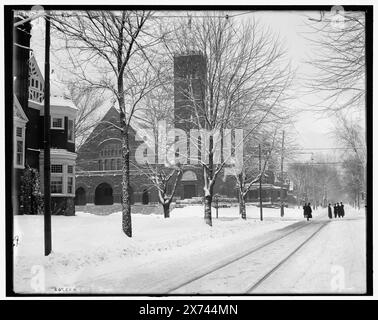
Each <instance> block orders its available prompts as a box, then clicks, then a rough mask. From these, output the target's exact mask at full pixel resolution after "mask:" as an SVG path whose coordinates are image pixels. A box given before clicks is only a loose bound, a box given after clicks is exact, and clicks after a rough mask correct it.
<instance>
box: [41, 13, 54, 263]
mask: <svg viewBox="0 0 378 320" xmlns="http://www.w3.org/2000/svg"><path fill="white" fill-rule="evenodd" d="M45 22H46V30H45V31H46V36H45V106H44V140H43V145H44V159H43V163H44V168H43V169H44V180H43V181H44V194H45V196H44V207H45V208H44V209H45V211H44V224H45V230H44V231H45V256H48V255H49V254H50V253H51V249H52V241H51V190H50V170H51V166H50V17H49V15H48V12H47V14H46V16H45Z"/></svg>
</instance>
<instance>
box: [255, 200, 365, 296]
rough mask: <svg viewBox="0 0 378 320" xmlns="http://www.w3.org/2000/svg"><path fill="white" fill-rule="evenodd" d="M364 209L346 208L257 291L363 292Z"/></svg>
mask: <svg viewBox="0 0 378 320" xmlns="http://www.w3.org/2000/svg"><path fill="white" fill-rule="evenodd" d="M365 230H366V220H365V211H364V210H361V211H358V210H354V209H352V208H347V210H346V217H345V218H344V219H332V221H331V223H329V224H328V225H327V226H326V227H325V228H324V229H323V230H322V231H321V232H320V233H319V234H317V235H316V237H314V238H313V239H312V241H310V242H309V243H308V244H307V245H306V246H304V247H303V248H302V249H301V250H300V251H299V252H298V253H297V254H296V255H295V256H293V257H292V258H291V259H290V260H288V261H287V262H286V263H285V264H284V265H283V266H282V267H281V268H280V269H279V270H277V271H276V272H275V273H274V274H272V276H271V277H270V278H269V279H267V280H266V281H265V282H264V283H263V285H261V286H260V287H258V288H257V290H256V292H257V293H269V292H272V291H274V292H277V293H286V292H292V293H306V292H307V293H308V292H312V293H318V294H324V293H333V294H335V293H349V294H356V293H358V294H361V293H365V292H366V233H365Z"/></svg>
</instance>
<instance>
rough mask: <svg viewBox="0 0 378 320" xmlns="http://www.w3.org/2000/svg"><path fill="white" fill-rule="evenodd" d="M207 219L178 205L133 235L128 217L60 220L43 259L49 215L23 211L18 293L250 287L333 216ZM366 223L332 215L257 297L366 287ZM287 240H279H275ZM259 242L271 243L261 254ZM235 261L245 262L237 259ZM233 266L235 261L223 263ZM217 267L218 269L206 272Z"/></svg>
mask: <svg viewBox="0 0 378 320" xmlns="http://www.w3.org/2000/svg"><path fill="white" fill-rule="evenodd" d="M202 215H203V208H202V207H200V206H190V207H186V208H180V209H178V208H177V209H174V210H173V211H172V212H171V218H169V219H164V217H163V216H162V215H141V214H134V215H133V228H134V235H133V238H131V239H130V238H127V237H126V236H124V234H123V233H122V230H121V214H120V213H115V214H111V215H108V216H96V215H92V214H89V213H84V212H78V213H77V216H75V217H64V216H53V254H52V255H50V256H49V257H44V256H43V217H42V216H16V217H15V236H18V237H19V240H18V246H16V247H15V279H14V280H15V290H16V292H38V291H43V292H50V293H72V292H76V293H78V292H79V293H89V292H91V293H96V292H98V293H106V292H107V293H139V294H147V293H152V294H154V293H155V294H159V293H160V294H161V293H184V294H190V293H197V292H198V293H207V294H211V293H245V292H246V291H247V290H248V289H249V287H250V286H251V284H253V281H255V280H256V279H259V278H260V277H261V276H263V275H264V273H266V272H268V271H269V270H270V269H271V268H272V267H273V266H274V265H275V264H276V263H277V261H279V260H280V259H282V258H283V257H284V256H285V255H287V254H288V253H290V252H291V251H292V250H294V249H295V248H296V247H297V246H298V245H299V244H300V242H301V241H302V242H303V240H305V239H306V238H307V237H308V235H309V233H311V230H315V229H317V228H319V227H320V226H321V225H322V224H324V223H325V222H326V221H328V218H326V216H325V209H319V210H316V211H314V220H313V221H310V222H307V221H305V220H304V219H303V214H302V210H301V209H297V208H296V209H286V210H285V217H284V218H281V217H280V216H279V209H268V208H264V221H260V220H259V209H258V208H257V207H254V206H248V207H247V217H248V218H247V221H243V220H242V219H240V217H239V214H238V211H237V208H236V207H233V208H223V209H220V210H219V219H215V218H214V220H213V227H211V228H210V227H209V226H207V225H206V224H205V223H204V221H203V216H202ZM364 223H365V219H364V214H363V211H360V212H358V211H355V210H353V209H351V208H348V209H347V214H346V217H345V218H344V220H337V221H334V219H333V220H332V221H331V222H330V223H328V224H327V225H326V226H324V228H322V230H321V231H319V233H318V234H317V235H315V236H314V237H313V238H312V239H311V240H309V241H308V243H306V244H305V245H304V246H303V247H302V248H301V249H300V250H299V251H298V252H297V253H296V254H294V255H293V257H291V258H290V259H289V260H288V261H286V262H285V263H284V264H283V265H282V266H281V267H280V268H279V269H278V270H276V271H275V272H274V273H273V274H272V275H271V276H270V277H269V278H267V279H266V281H264V283H261V285H259V286H258V287H257V288H256V289H255V290H254V291H253V292H252V293H259V292H269V293H276V292H298V291H300V292H312V291H316V292H332V290H334V291H335V290H341V291H342V290H349V291H348V292H350V291H353V292H363V291H364V285H365V262H364V261H365V240H364ZM297 229H298V230H297ZM280 238H282V239H281V240H279V241H277V244H279V245H276V244H272V245H270V246H269V245H268V246H266V244H267V243H269V242H275V241H276V240H277V239H280ZM275 243H276V242H275ZM265 246H266V247H265ZM259 247H264V248H263V249H261V250H256V248H259ZM269 248H270V249H269ZM251 252H252V253H251ZM249 253H251V254H249ZM243 256H245V257H243ZM241 257H243V258H241ZM240 258H241V259H240ZM234 260H235V263H238V267H237V268H235V265H234V264H228V262H230V261H234ZM225 264H228V266H227V267H225V268H221V269H219V268H220V267H222V266H223V265H225ZM240 268H242V269H243V270H241V269H240ZM340 268H343V269H340ZM215 269H217V270H218V271H217V272H215V273H212V274H211V275H210V276H204V275H205V274H207V273H208V272H210V271H212V270H215ZM340 270H341V271H340ZM233 274H234V276H233ZM343 275H345V277H344V278H340V276H343ZM203 276H204V277H203ZM335 276H336V278H335ZM332 277H333V278H332ZM197 278H198V280H197V281H195V282H191V283H190V284H187V285H185V286H184V287H182V285H183V284H185V283H187V282H188V281H192V280H193V279H197ZM226 279H227V281H226ZM253 279H255V280H253ZM343 281H344V282H343Z"/></svg>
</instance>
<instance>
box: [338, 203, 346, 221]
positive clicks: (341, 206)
mask: <svg viewBox="0 0 378 320" xmlns="http://www.w3.org/2000/svg"><path fill="white" fill-rule="evenodd" d="M339 210H340V216H341V218H344V215H345V211H344V205H343V203H342V202H340V209H339Z"/></svg>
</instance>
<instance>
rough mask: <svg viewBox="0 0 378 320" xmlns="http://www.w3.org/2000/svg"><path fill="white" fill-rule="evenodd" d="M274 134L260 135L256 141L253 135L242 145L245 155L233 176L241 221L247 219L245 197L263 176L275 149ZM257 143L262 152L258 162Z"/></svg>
mask: <svg viewBox="0 0 378 320" xmlns="http://www.w3.org/2000/svg"><path fill="white" fill-rule="evenodd" d="M276 132H277V130H275V132H274V133H273V134H272V135H270V134H269V135H268V136H267V135H265V136H264V135H261V136H260V137H259V139H256V136H257V135H255V139H249V141H246V142H247V143H244V151H245V155H244V159H243V163H242V164H241V166H240V168H241V170H240V172H235V174H234V178H235V181H236V188H237V189H238V196H239V213H240V215H241V218H242V219H247V215H246V206H245V197H246V196H247V194H248V192H249V191H250V189H251V187H252V186H253V185H255V184H256V183H257V182H259V181H260V180H262V179H263V177H264V176H265V170H266V168H267V165H268V162H269V161H270V160H271V158H272V152H273V150H274V148H275V140H276ZM269 136H272V141H271V142H270V141H269ZM248 142H249V143H248ZM257 143H259V144H260V148H261V149H262V150H263V151H262V155H260V156H261V159H260V160H257V159H256V158H258V157H259V155H258V153H259V150H258V148H257V147H256V145H257ZM259 161H261V163H259Z"/></svg>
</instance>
